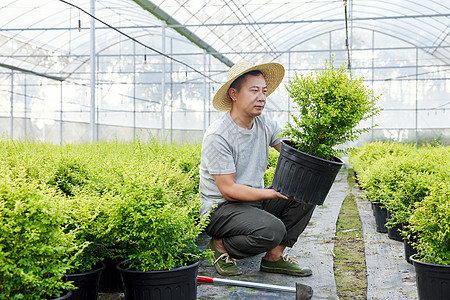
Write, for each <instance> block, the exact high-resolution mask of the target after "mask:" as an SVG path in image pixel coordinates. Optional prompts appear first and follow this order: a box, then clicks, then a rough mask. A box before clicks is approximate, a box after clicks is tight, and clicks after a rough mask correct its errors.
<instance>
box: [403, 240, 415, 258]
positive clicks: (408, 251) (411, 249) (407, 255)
mask: <svg viewBox="0 0 450 300" xmlns="http://www.w3.org/2000/svg"><path fill="white" fill-rule="evenodd" d="M416 242H417V239H415V238H414V237H411V238H409V239H408V238H405V239H403V247H404V250H405V259H406V261H407V262H408V263H410V264H412V261H411V259H410V257H411V256H412V255H414V254H417V249H416V248H414V247H413V246H412V245H411V243H416Z"/></svg>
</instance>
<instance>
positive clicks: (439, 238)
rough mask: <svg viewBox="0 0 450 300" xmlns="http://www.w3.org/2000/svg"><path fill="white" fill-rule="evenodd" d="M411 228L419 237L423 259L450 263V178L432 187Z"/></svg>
mask: <svg viewBox="0 0 450 300" xmlns="http://www.w3.org/2000/svg"><path fill="white" fill-rule="evenodd" d="M409 224H410V229H411V231H412V232H414V234H415V235H416V236H417V237H418V243H417V244H416V247H417V250H418V253H419V256H418V259H420V260H421V261H424V262H427V263H432V264H439V265H450V181H449V180H448V177H447V180H444V181H441V182H439V183H437V184H435V185H434V186H433V187H432V190H431V192H430V194H429V195H428V196H427V197H425V198H424V200H423V201H421V202H418V203H416V209H415V210H414V212H413V213H412V215H411V217H410V219H409Z"/></svg>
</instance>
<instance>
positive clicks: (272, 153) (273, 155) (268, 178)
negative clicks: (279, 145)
mask: <svg viewBox="0 0 450 300" xmlns="http://www.w3.org/2000/svg"><path fill="white" fill-rule="evenodd" d="M279 156H280V153H279V152H278V151H277V150H275V149H273V148H269V162H268V163H267V167H266V172H265V173H264V186H265V187H268V186H270V185H271V184H272V181H273V175H274V174H275V169H276V167H277V162H278V157H279Z"/></svg>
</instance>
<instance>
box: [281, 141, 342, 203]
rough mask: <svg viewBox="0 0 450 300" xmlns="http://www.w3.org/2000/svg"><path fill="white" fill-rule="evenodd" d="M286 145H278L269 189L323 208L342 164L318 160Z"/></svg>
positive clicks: (287, 143)
mask: <svg viewBox="0 0 450 300" xmlns="http://www.w3.org/2000/svg"><path fill="white" fill-rule="evenodd" d="M289 144H290V142H289V141H287V140H284V141H283V142H282V143H281V151H280V156H279V157H278V162H277V167H276V169H275V174H274V177H273V181H272V188H273V189H274V190H276V191H278V192H280V193H282V194H283V195H286V196H288V197H293V198H294V199H295V200H297V201H301V202H305V203H309V204H316V205H322V204H323V202H324V201H325V198H326V197H327V195H328V192H329V191H330V188H331V185H332V184H333V182H334V179H335V178H336V176H337V174H338V172H339V170H340V169H341V167H342V165H343V164H344V162H343V161H342V160H341V159H339V158H337V157H333V160H326V159H322V158H318V157H315V156H312V155H309V154H307V153H305V152H302V151H300V150H297V149H296V148H294V147H292V146H290V145H289Z"/></svg>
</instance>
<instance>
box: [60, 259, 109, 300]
mask: <svg viewBox="0 0 450 300" xmlns="http://www.w3.org/2000/svg"><path fill="white" fill-rule="evenodd" d="M104 268H105V264H104V263H100V264H99V265H98V267H97V268H96V269H95V270H92V271H89V272H85V273H75V274H66V275H65V278H66V281H73V285H74V286H76V287H77V289H76V290H73V291H72V297H71V298H70V299H71V300H97V299H98V288H99V283H100V276H101V274H102V271H103V269H104Z"/></svg>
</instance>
